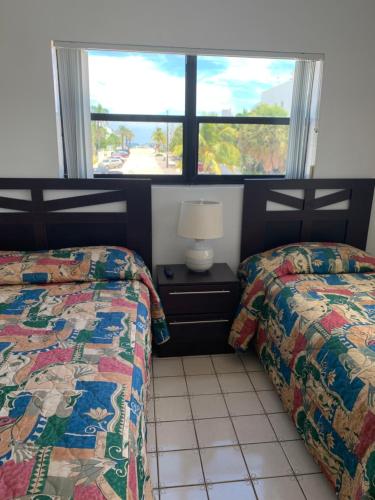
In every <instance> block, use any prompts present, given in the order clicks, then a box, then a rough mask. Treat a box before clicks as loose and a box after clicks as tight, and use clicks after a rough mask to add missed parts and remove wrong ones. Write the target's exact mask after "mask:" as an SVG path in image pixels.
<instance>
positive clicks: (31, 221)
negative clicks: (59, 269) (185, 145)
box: [0, 178, 152, 269]
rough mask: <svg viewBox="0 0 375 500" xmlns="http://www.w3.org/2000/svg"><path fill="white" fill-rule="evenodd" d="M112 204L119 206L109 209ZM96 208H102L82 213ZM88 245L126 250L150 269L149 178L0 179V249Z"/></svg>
mask: <svg viewBox="0 0 375 500" xmlns="http://www.w3.org/2000/svg"><path fill="white" fill-rule="evenodd" d="M47 191H48V193H46V192H47ZM77 191H78V194H75V192H77ZM79 191H87V193H84V194H82V193H79ZM47 194H48V196H47ZM47 198H48V199H47ZM114 202H122V203H121V204H122V208H121V209H120V210H116V211H115V210H113V207H112V208H111V207H108V203H114ZM125 202H126V203H125ZM95 205H96V206H98V205H101V206H102V209H101V210H100V209H98V208H97V209H96V211H82V209H84V207H92V206H95ZM106 205H107V208H106V207H105V206H106ZM75 209H77V210H75ZM80 209H81V210H80ZM89 210H91V209H89ZM86 245H121V246H126V247H128V248H130V249H132V250H135V251H137V252H138V253H139V254H140V255H141V256H142V257H143V259H144V261H145V263H146V264H147V266H148V267H149V268H150V269H151V265H152V247H151V183H150V181H149V180H147V179H146V180H144V179H142V180H140V179H134V180H133V179H131V180H128V179H127V180H122V179H105V180H104V179H84V180H77V179H8V178H6V179H0V249H1V250H43V249H51V248H64V247H73V246H86Z"/></svg>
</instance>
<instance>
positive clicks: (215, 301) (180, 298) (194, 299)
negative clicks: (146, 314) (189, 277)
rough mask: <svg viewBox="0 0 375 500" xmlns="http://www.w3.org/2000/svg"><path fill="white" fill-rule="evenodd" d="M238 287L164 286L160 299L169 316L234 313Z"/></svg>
mask: <svg viewBox="0 0 375 500" xmlns="http://www.w3.org/2000/svg"><path fill="white" fill-rule="evenodd" d="M238 291H239V288H238V285H237V284H236V283H235V284H233V283H230V284H228V285H226V284H224V285H200V286H199V287H197V286H194V285H192V286H188V285H186V286H173V287H172V286H171V287H166V286H163V287H161V288H160V290H159V293H160V298H161V300H162V303H163V307H164V310H165V312H166V313H167V314H168V315H169V314H199V313H202V314H203V313H211V312H216V313H217V312H222V313H229V312H230V313H233V309H234V307H235V306H236V304H237V303H238V300H239V296H238Z"/></svg>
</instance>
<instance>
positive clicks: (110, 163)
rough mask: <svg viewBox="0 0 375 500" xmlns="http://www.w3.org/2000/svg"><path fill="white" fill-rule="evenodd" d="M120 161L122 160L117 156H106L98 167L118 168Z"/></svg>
mask: <svg viewBox="0 0 375 500" xmlns="http://www.w3.org/2000/svg"><path fill="white" fill-rule="evenodd" d="M122 163H123V162H122V160H121V159H119V158H106V159H105V160H103V161H102V162H100V163H99V165H98V167H99V168H106V169H107V168H108V169H111V168H118V167H122Z"/></svg>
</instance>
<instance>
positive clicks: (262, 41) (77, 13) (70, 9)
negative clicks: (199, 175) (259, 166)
mask: <svg viewBox="0 0 375 500" xmlns="http://www.w3.org/2000/svg"><path fill="white" fill-rule="evenodd" d="M374 19H375V2H374V1H373V0H357V1H356V2H353V1H352V0H314V1H310V2H309V1H307V0H231V1H230V2H229V1H228V0H225V1H224V0H189V1H186V0H157V1H152V0H149V1H146V0H137V1H136V2H134V1H133V0H106V1H103V0H28V1H25V0H0V155H1V156H0V176H35V177H37V176H49V177H55V176H57V175H58V157H57V140H56V125H55V115H54V97H53V81H52V66H51V52H50V43H51V40H64V41H84V42H91V41H93V42H107V43H122V44H140V45H155V46H175V47H177V46H181V47H198V48H202V47H203V48H219V49H234V50H235V49H246V50H269V51H275V50H276V51H285V52H315V53H324V54H325V56H326V63H325V68H324V82H323V89H322V103H321V119H320V134H319V140H318V155H317V168H316V176H317V177H366V176H367V177H375V164H374V149H375V120H374V116H375V99H374V97H373V89H374V88H375V65H374V64H373V60H374V49H375V34H374V33H375V32H374V29H373V20H374ZM202 193H203V194H202ZM200 196H204V197H205V198H211V199H220V200H223V202H224V206H225V211H226V223H225V238H224V239H223V240H220V241H218V242H216V243H215V245H216V249H217V258H218V259H219V260H226V261H228V262H229V263H231V265H232V266H235V265H236V264H237V262H238V256H239V235H240V233H239V225H240V214H241V211H240V210H241V209H240V207H241V197H242V190H241V189H240V188H239V187H230V186H228V187H215V186H212V187H155V188H153V208H154V213H153V221H154V228H153V232H154V257H155V262H156V263H158V262H168V261H174V262H178V261H181V259H182V254H183V247H184V245H185V242H184V241H182V240H179V239H177V237H176V236H175V227H176V220H177V213H176V212H177V209H178V201H179V200H181V199H187V198H190V199H191V198H197V197H200ZM368 249H369V250H370V251H372V252H373V253H375V209H374V210H373V216H372V222H371V228H370V236H369V242H368Z"/></svg>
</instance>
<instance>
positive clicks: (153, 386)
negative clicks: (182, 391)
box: [152, 358, 160, 500]
mask: <svg viewBox="0 0 375 500" xmlns="http://www.w3.org/2000/svg"><path fill="white" fill-rule="evenodd" d="M154 375H155V371H154V359H153V358H152V389H153V391H152V393H153V396H154V398H153V404H154V422H153V424H154V428H155V456H156V476H157V482H158V484H157V491H158V499H159V500H160V489H159V487H160V477H159V455H158V442H157V439H158V438H157V432H156V403H155V399H156V398H155V384H154V378H155V377H154Z"/></svg>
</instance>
